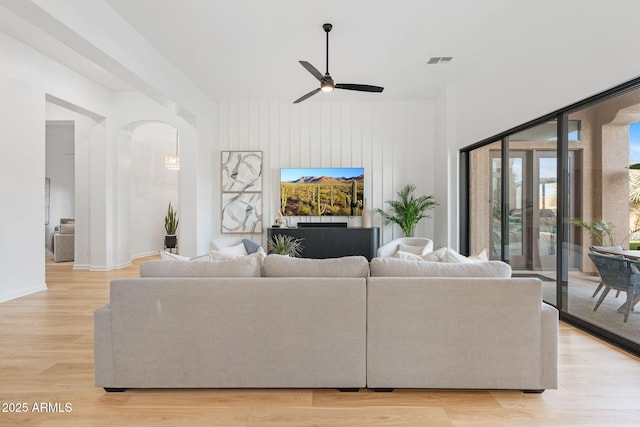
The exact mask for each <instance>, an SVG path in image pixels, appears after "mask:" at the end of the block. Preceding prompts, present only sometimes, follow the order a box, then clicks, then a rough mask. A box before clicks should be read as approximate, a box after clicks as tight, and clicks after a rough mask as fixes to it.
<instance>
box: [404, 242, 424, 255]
mask: <svg viewBox="0 0 640 427" xmlns="http://www.w3.org/2000/svg"><path fill="white" fill-rule="evenodd" d="M423 249H424V245H420V246H412V245H403V244H402V243H400V244H398V250H397V252H408V253H410V254H415V255H422V251H423Z"/></svg>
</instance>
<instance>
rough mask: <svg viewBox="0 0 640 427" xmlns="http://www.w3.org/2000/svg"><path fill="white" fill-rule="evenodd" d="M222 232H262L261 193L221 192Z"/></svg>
mask: <svg viewBox="0 0 640 427" xmlns="http://www.w3.org/2000/svg"><path fill="white" fill-rule="evenodd" d="M222 232H223V233H262V193H223V194H222Z"/></svg>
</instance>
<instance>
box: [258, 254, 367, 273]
mask: <svg viewBox="0 0 640 427" xmlns="http://www.w3.org/2000/svg"><path fill="white" fill-rule="evenodd" d="M263 275H264V276H265V277H364V278H366V277H369V262H368V261H367V259H366V258H365V257H363V256H346V257H342V258H327V259H311V258H296V257H290V256H286V255H277V254H270V255H267V257H266V258H265V259H264V264H263Z"/></svg>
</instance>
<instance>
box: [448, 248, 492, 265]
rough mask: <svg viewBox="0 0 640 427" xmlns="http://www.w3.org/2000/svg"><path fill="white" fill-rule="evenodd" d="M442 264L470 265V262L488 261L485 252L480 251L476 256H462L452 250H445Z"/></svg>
mask: <svg viewBox="0 0 640 427" xmlns="http://www.w3.org/2000/svg"><path fill="white" fill-rule="evenodd" d="M442 261H443V262H451V263H471V262H484V261H489V259H488V257H487V252H486V250H484V249H483V250H482V251H481V252H480V253H479V254H477V255H471V256H468V257H466V256H464V255H461V254H459V253H458V252H456V251H455V250H454V249H451V248H447V252H446V254H445V256H444V257H443V259H442Z"/></svg>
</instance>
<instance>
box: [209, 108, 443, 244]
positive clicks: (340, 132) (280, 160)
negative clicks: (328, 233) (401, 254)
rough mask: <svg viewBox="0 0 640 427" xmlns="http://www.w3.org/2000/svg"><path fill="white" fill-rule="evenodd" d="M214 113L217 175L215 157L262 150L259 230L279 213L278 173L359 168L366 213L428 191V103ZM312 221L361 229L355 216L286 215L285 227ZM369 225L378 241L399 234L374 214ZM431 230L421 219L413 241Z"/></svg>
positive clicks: (217, 222)
mask: <svg viewBox="0 0 640 427" xmlns="http://www.w3.org/2000/svg"><path fill="white" fill-rule="evenodd" d="M215 115H216V117H215V118H214V128H215V138H216V141H215V147H216V149H215V150H214V159H213V164H214V169H215V168H217V169H219V165H220V151H223V150H261V151H262V152H263V177H264V179H263V188H262V191H263V228H266V227H269V226H270V225H271V224H272V223H273V220H274V217H275V213H276V211H277V210H278V208H279V204H280V197H279V194H280V189H279V181H280V168H297V167H364V169H365V198H366V200H367V206H369V207H370V208H372V209H375V208H384V209H386V208H387V206H385V205H384V201H385V200H389V199H393V198H395V197H396V192H397V191H398V190H399V189H400V188H401V187H402V186H403V185H405V184H407V183H413V184H415V185H416V186H417V188H418V191H417V194H432V193H433V192H434V184H435V183H434V176H433V165H434V159H433V158H432V156H431V153H432V152H433V146H434V143H435V141H434V107H433V104H432V103H431V102H426V101H415V102H412V101H401V102H400V101H399V102H389V101H385V102H343V101H341V102H313V101H312V102H306V103H301V104H295V105H294V104H291V103H290V102H284V101H283V102H280V101H274V102H251V101H246V102H242V101H233V102H219V103H217V104H216V111H215ZM213 175H214V180H216V182H214V186H213V188H214V190H213V191H214V194H213V202H214V207H213V212H214V215H213V216H214V218H213V221H214V223H213V230H214V234H215V235H220V234H221V227H220V199H221V193H220V171H219V170H214V173H213ZM445 185H446V183H445ZM311 220H312V221H332V220H333V221H348V222H349V225H350V226H359V225H360V218H359V217H354V218H347V217H336V218H328V217H322V218H320V217H305V218H301V217H292V218H290V223H293V224H295V223H297V222H298V221H311ZM373 224H374V226H380V227H382V241H383V242H386V241H389V240H391V239H392V238H394V237H399V236H400V235H401V232H400V231H399V229H397V228H396V227H394V226H391V225H389V226H383V224H382V220H381V218H380V215H377V214H374V215H373ZM431 231H432V221H431V220H427V221H423V222H422V223H421V224H420V225H419V227H418V228H417V230H416V235H420V236H427V237H428V236H430V235H432V232H431ZM265 236H266V233H263V234H262V237H261V239H262V240H263V243H266V241H265V239H266V237H265ZM247 237H250V236H247ZM251 238H253V239H254V240H260V238H259V236H256V235H254V236H251Z"/></svg>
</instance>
